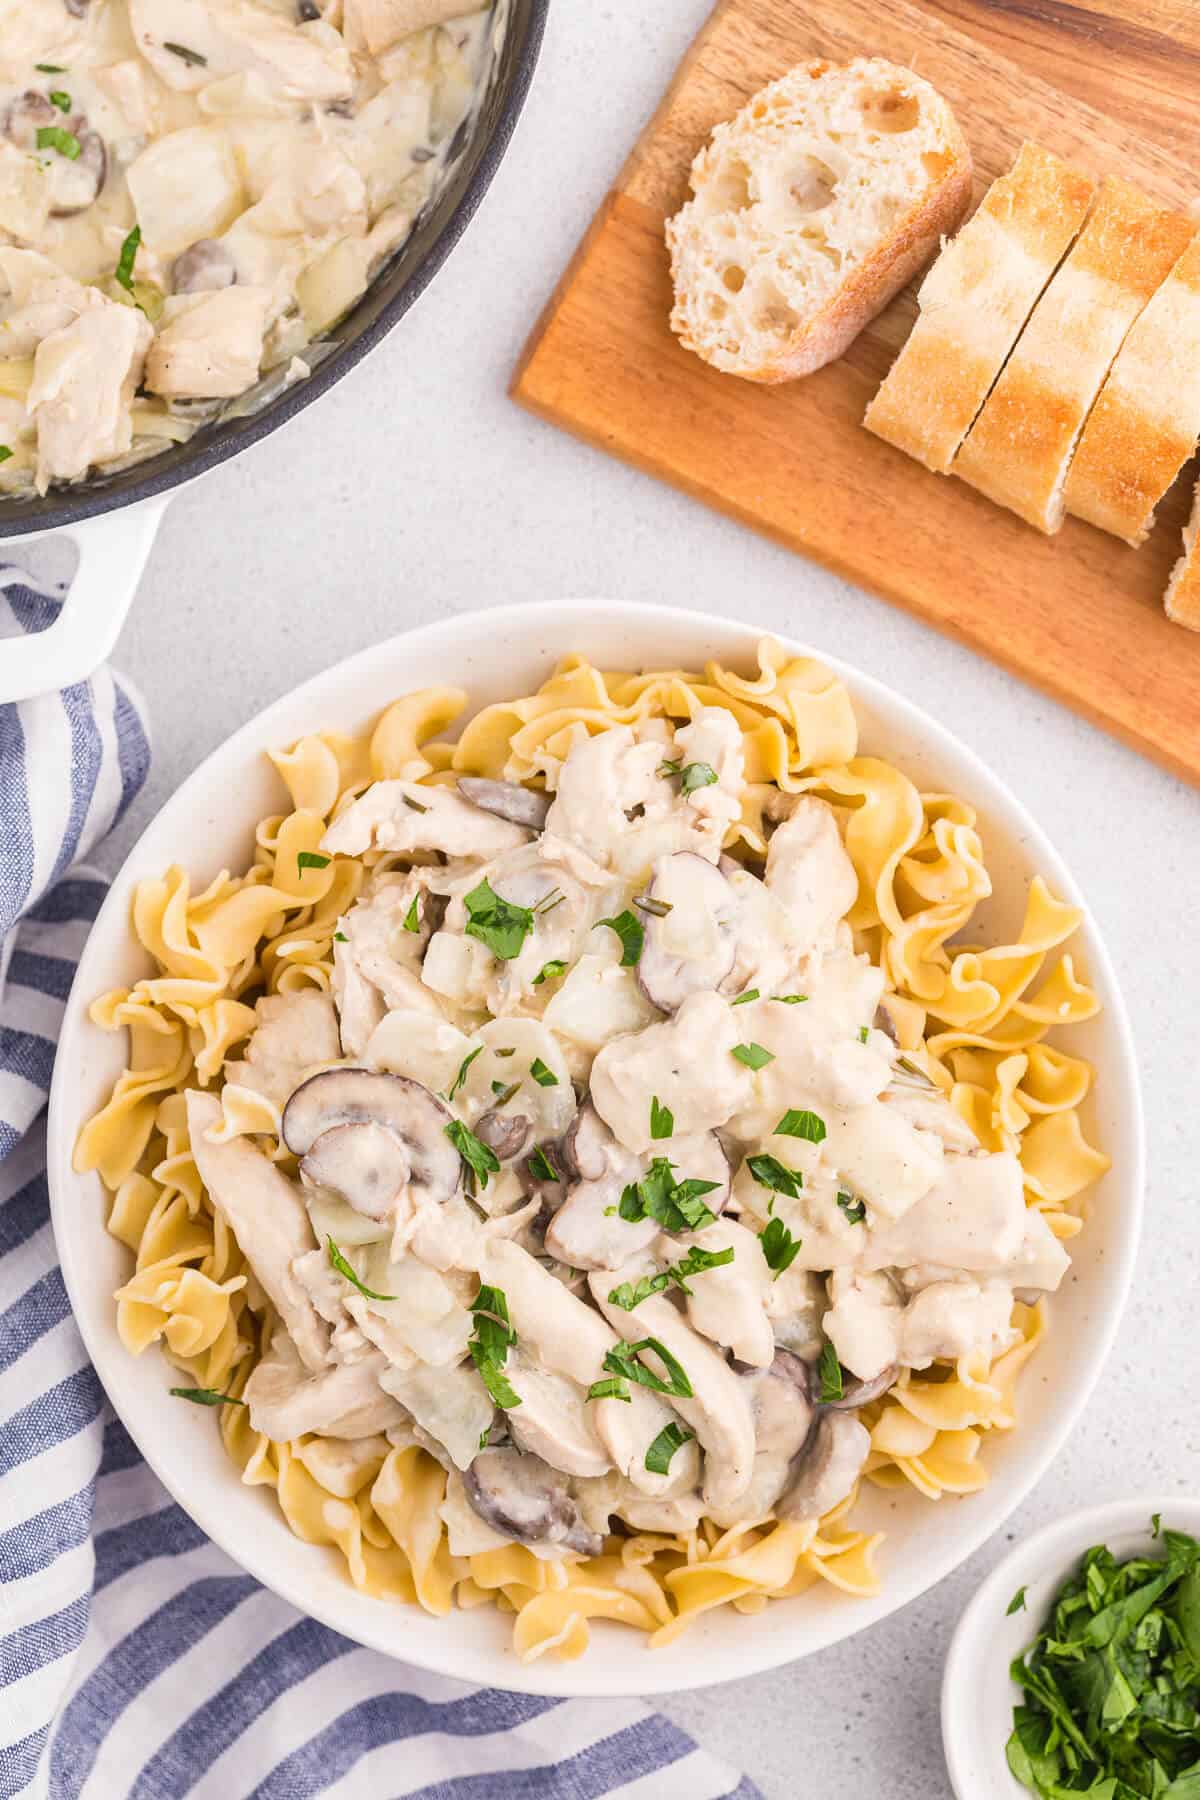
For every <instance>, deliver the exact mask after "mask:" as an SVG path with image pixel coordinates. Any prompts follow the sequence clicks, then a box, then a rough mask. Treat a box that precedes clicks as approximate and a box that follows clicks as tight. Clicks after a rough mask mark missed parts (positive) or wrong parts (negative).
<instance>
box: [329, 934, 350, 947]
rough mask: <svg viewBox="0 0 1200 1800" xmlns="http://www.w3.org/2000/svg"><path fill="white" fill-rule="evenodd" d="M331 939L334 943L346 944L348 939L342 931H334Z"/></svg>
mask: <svg viewBox="0 0 1200 1800" xmlns="http://www.w3.org/2000/svg"><path fill="white" fill-rule="evenodd" d="M333 941H334V943H335V944H348V943H349V942H350V939H349V938H348V937H347V936H346V934H345V932H344V931H335V932H334V934H333Z"/></svg>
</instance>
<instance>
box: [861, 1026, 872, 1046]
mask: <svg viewBox="0 0 1200 1800" xmlns="http://www.w3.org/2000/svg"><path fill="white" fill-rule="evenodd" d="M870 1035H871V1030H870V1027H869V1026H868V1025H860V1026H859V1028H858V1041H859V1043H860V1044H865V1043H866V1041H867V1039H868V1038H869V1037H870Z"/></svg>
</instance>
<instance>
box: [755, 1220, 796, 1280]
mask: <svg viewBox="0 0 1200 1800" xmlns="http://www.w3.org/2000/svg"><path fill="white" fill-rule="evenodd" d="M758 1241H759V1243H760V1244H761V1245H762V1253H763V1255H764V1256H765V1257H766V1259H767V1266H768V1268H769V1269H770V1270H771V1274H772V1278H773V1279H774V1280H776V1281H778V1279H779V1277H780V1276H781V1275H782V1274H783V1272H784V1270H785V1269H790V1268H791V1266H792V1264H793V1263H794V1262H795V1260H796V1258H797V1256H798V1255H799V1254H800V1246H801V1244H802V1243H803V1242H804V1239H803V1238H794V1237H793V1236H792V1234H791V1232H790V1231H789V1230H788V1228H787V1226H786V1225H785V1224H784V1222H783V1220H782V1219H768V1220H767V1223H766V1225H765V1226H764V1228H763V1230H762V1231H761V1232H760V1233H759V1236H758Z"/></svg>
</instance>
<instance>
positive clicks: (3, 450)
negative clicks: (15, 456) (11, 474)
mask: <svg viewBox="0 0 1200 1800" xmlns="http://www.w3.org/2000/svg"><path fill="white" fill-rule="evenodd" d="M11 455H12V450H11V448H10V446H9V445H8V444H0V463H6V462H7V461H8V459H9V457H10V456H11Z"/></svg>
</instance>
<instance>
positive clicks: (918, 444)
mask: <svg viewBox="0 0 1200 1800" xmlns="http://www.w3.org/2000/svg"><path fill="white" fill-rule="evenodd" d="M1094 191H1095V190H1094V188H1093V186H1092V183H1091V182H1090V181H1089V180H1088V179H1087V177H1086V176H1084V175H1081V174H1080V173H1079V172H1078V171H1077V170H1075V169H1072V168H1070V167H1069V166H1068V165H1067V164H1066V163H1064V162H1062V161H1061V160H1060V159H1059V158H1058V157H1057V156H1053V155H1051V153H1050V152H1049V151H1048V150H1043V149H1041V148H1040V146H1039V145H1037V144H1030V143H1026V144H1023V145H1022V146H1021V149H1020V151H1019V152H1018V155H1017V158H1016V161H1015V162H1014V163H1013V166H1012V168H1011V169H1010V170H1009V171H1008V173H1007V174H1006V175H1002V176H1000V177H999V178H998V179H997V180H996V181H994V182H993V183H992V185H991V187H990V188H989V189H988V191H987V193H986V194H985V195H984V197H983V200H982V201H981V202H980V205H979V207H978V209H977V210H976V212H975V214H974V215H973V217H972V218H970V219H969V220H968V221H967V223H966V224H965V225H964V226H963V228H962V230H961V231H960V232H959V234H958V236H957V238H956V239H955V240H954V241H953V243H951V244H948V245H947V246H946V248H945V249H944V250H943V252H942V256H941V257H940V258H939V260H938V262H937V263H936V264H935V265H934V267H933V268H932V269H931V270H930V272H929V274H928V275H927V276H926V278H925V281H924V282H923V283H922V287H921V292H920V294H919V296H918V300H919V303H920V306H921V312H920V315H919V317H918V319H917V322H916V324H915V325H914V326H913V329H912V331H911V332H910V334H909V337H908V340H907V342H906V343H905V345H904V347H903V349H902V350H901V351H900V354H899V356H898V357H897V358H896V360H895V362H894V363H893V364H892V367H891V369H890V371H889V373H888V375H887V377H886V379H885V380H884V382H883V384H882V386H881V387H880V388H879V391H878V393H877V394H876V395H875V398H874V399H873V400H872V402H871V404H870V406H869V407H868V408H867V412H866V416H865V417H864V419H863V423H864V425H865V426H866V427H867V429H868V430H869V431H873V432H874V433H875V435H876V436H877V437H881V438H884V439H886V441H887V442H888V443H890V444H895V445H896V447H897V449H900V450H903V451H904V452H905V453H906V454H907V455H909V456H912V457H915V458H916V460H917V461H918V462H920V463H924V465H925V467H926V468H927V469H932V470H933V471H934V472H935V473H937V474H940V475H944V474H946V473H947V472H948V471H949V469H950V466H951V464H952V462H953V460H954V457H955V455H956V453H957V451H958V449H959V446H960V445H961V444H962V441H963V439H964V438H965V436H966V435H967V432H968V431H969V430H970V428H971V426H972V424H973V423H974V421H975V418H976V416H977V414H978V413H979V410H980V408H981V407H982V406H983V403H984V401H985V400H986V399H987V397H988V394H989V393H990V391H991V389H992V386H993V384H994V382H995V381H996V378H997V376H998V375H999V374H1000V371H1001V370H1002V369H1003V367H1004V364H1005V362H1006V361H1007V359H1008V356H1009V354H1010V353H1011V351H1012V348H1013V345H1014V344H1015V343H1016V341H1017V338H1018V336H1019V335H1020V332H1021V330H1022V328H1023V327H1024V325H1025V322H1026V320H1027V319H1028V317H1029V314H1030V313H1031V312H1032V310H1033V308H1034V306H1035V305H1036V304H1037V301H1038V298H1039V296H1040V295H1041V293H1042V290H1043V289H1044V288H1045V286H1046V284H1047V282H1048V281H1049V280H1050V277H1051V276H1052V275H1053V273H1054V271H1055V269H1056V268H1057V267H1058V264H1059V263H1060V262H1061V260H1062V258H1063V257H1064V256H1065V255H1066V253H1067V251H1068V250H1069V249H1070V246H1071V244H1072V242H1073V241H1074V239H1075V236H1076V234H1077V233H1078V231H1079V229H1080V227H1081V226H1082V224H1083V221H1084V219H1085V218H1086V216H1087V211H1088V207H1089V206H1090V204H1091V201H1092V197H1093V194H1094Z"/></svg>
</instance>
